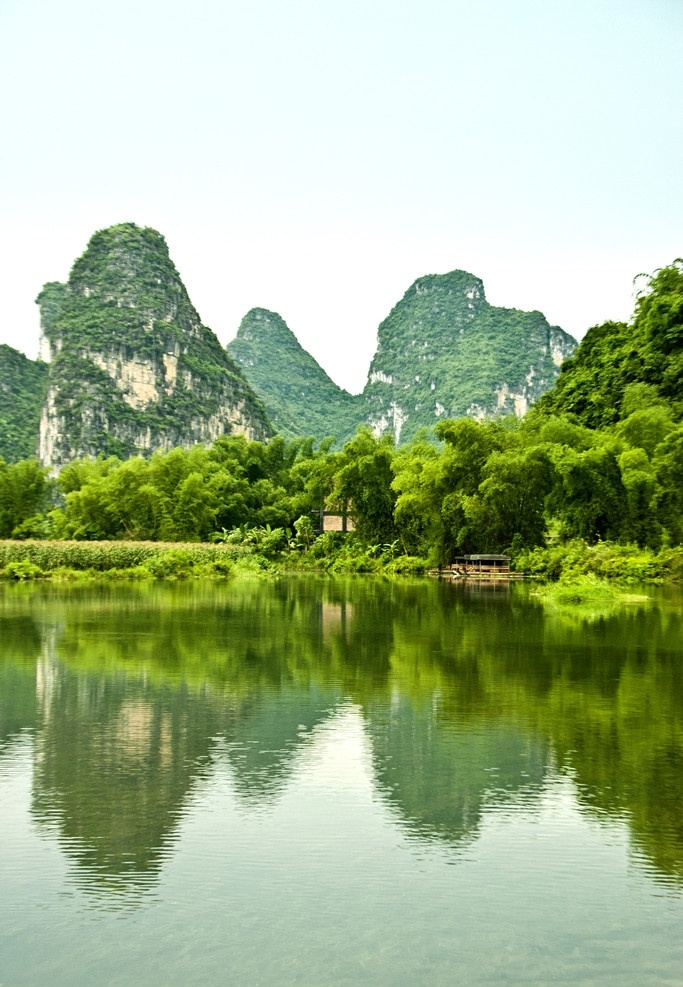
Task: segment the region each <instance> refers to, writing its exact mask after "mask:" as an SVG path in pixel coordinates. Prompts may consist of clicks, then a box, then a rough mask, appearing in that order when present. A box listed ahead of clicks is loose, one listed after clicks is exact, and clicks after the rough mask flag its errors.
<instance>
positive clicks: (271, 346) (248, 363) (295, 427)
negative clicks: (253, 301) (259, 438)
mask: <svg viewBox="0 0 683 987" xmlns="http://www.w3.org/2000/svg"><path fill="white" fill-rule="evenodd" d="M228 352H229V353H230V356H231V357H232V358H233V360H235V362H236V363H237V364H238V365H239V367H240V368H241V370H242V372H243V373H244V375H245V377H246V378H247V380H248V381H249V383H250V384H251V386H252V387H253V388H254V390H255V391H256V393H257V394H258V396H259V397H260V398H261V400H262V401H263V403H264V405H265V407H266V409H267V411H268V416H269V418H270V420H271V422H272V423H273V426H274V428H275V430H276V432H278V433H279V434H280V435H282V436H284V438H286V439H293V438H296V437H297V436H309V435H312V436H316V437H317V438H324V437H325V436H334V437H335V438H336V439H337V441H338V443H339V444H343V443H344V442H345V441H346V440H347V439H349V438H351V436H352V435H353V433H354V432H355V431H356V428H357V427H358V425H359V423H360V422H361V421H362V420H363V404H362V401H361V399H360V398H359V397H358V396H355V395H353V394H349V393H348V391H345V390H343V389H342V388H341V387H338V386H337V384H335V383H334V381H333V380H331V379H330V377H329V376H328V375H327V374H326V373H325V371H324V370H323V369H322V367H321V366H320V365H319V364H318V363H317V361H316V360H315V359H314V358H313V357H312V356H311V354H310V353H308V352H307V351H306V350H305V349H304V348H303V347H302V346H301V344H300V343H299V341H298V339H297V338H296V336H295V335H294V333H293V332H292V330H291V329H290V328H289V327H288V326H287V324H286V322H285V321H284V319H282V318H281V317H280V316H279V315H278V314H277V313H276V312H269V311H268V310H267V309H263V308H253V309H251V311H250V312H247V314H246V315H245V317H244V318H243V319H242V322H241V324H240V327H239V330H238V332H237V336H236V337H235V339H233V340H232V342H231V343H229V344H228Z"/></svg>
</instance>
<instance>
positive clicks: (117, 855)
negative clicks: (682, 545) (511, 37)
mask: <svg viewBox="0 0 683 987" xmlns="http://www.w3.org/2000/svg"><path fill="white" fill-rule="evenodd" d="M648 596H649V599H648V600H647V601H641V602H640V603H635V604H632V605H630V606H625V607H615V606H612V607H611V608H610V607H606V608H605V609H604V610H602V611H595V610H587V609H579V610H576V609H571V608H564V609H557V608H552V607H550V606H548V605H544V604H543V603H542V602H541V601H540V600H539V599H538V597H536V596H535V595H534V592H533V586H530V585H528V584H515V585H512V586H509V585H507V584H497V585H494V584H479V583H477V582H475V581H468V582H467V583H458V584H453V583H450V582H438V581H432V580H428V579H423V580H411V581H406V582H397V581H389V580H383V579H377V578H374V577H355V578H336V579H333V578H322V577H321V578H313V577H301V578H296V577H288V578H282V579H274V580H270V581H269V580H254V581H249V580H239V581H234V582H229V583H225V584H222V583H213V584H206V583H200V582H192V583H177V584H163V583H154V584H128V585H109V584H108V585H100V586H97V585H93V584H75V585H64V586H59V585H52V584H44V585H32V586H24V585H17V586H14V585H12V586H10V585H3V586H1V587H0V834H1V838H0V887H1V888H2V892H3V893H2V896H1V897H0V985H2V987H45V985H46V984H48V985H50V987H62V985H64V987H66V985H69V987H81V985H84V987H85V985H88V987H92V985H94V984H97V985H98V987H109V985H111V987H119V985H120V987H124V985H125V987H129V985H130V987H133V985H135V987H145V985H152V984H154V985H157V984H164V985H165V987H174V985H178V987H180V985H183V987H189V985H197V987H199V985H201V987H213V985H219V984H220V985H224V984H226V983H231V984H239V985H240V987H251V985H261V984H263V985H274V984H277V985H316V987H325V985H347V984H348V985H357V984H372V985H375V987H376V985H392V987H393V985H404V984H405V985H409V984H410V985H415V984H429V985H441V984H443V985H452V984H463V985H477V987H478V985H482V987H491V985H497V984H520V985H522V984H524V985H525V987H529V985H547V984H550V983H553V984H554V983H558V984H571V985H584V984H585V985H592V987H595V985H599V987H602V985H619V987H624V985H630V984H633V985H638V987H645V985H650V984H651V985H673V984H676V985H680V984H681V983H683V595H682V594H681V592H680V591H677V590H674V589H669V590H664V589H657V590H652V591H650V592H649V594H648Z"/></svg>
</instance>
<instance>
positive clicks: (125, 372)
mask: <svg viewBox="0 0 683 987" xmlns="http://www.w3.org/2000/svg"><path fill="white" fill-rule="evenodd" d="M37 302H38V304H39V305H40V309H41V331H42V340H41V354H43V355H44V356H45V357H46V358H47V359H49V360H50V369H49V377H48V388H47V395H46V398H45V402H44V404H43V408H42V414H41V419H40V444H39V450H40V459H41V462H42V463H43V464H44V465H47V466H57V467H58V466H60V465H62V464H64V463H66V462H68V461H69V460H71V459H73V458H74V457H76V456H83V455H98V454H100V453H104V454H105V455H117V456H120V457H127V456H131V455H134V454H136V453H148V452H151V451H153V450H154V449H163V450H167V449H170V448H172V447H173V446H179V445H182V446H185V447H188V446H190V445H192V444H193V443H197V442H211V441H213V440H214V439H216V438H217V437H218V436H219V435H222V434H223V433H225V432H230V431H233V432H243V433H244V434H245V435H246V436H247V437H248V438H256V439H264V438H266V437H267V436H268V435H269V434H271V431H272V429H271V426H270V423H269V421H268V418H267V415H266V413H265V409H264V408H263V405H262V404H261V402H260V401H259V399H258V398H257V397H256V395H255V394H254V392H253V390H252V389H251V387H250V386H249V385H248V384H247V382H246V380H245V379H244V377H243V376H242V374H241V372H240V370H239V369H238V367H237V366H236V365H235V363H234V362H233V361H232V360H231V359H230V357H229V356H228V354H227V353H226V352H225V350H224V349H223V348H222V346H221V344H220V342H219V341H218V339H217V338H216V336H215V335H214V333H213V332H212V331H211V330H210V329H207V328H206V326H204V325H202V323H201V321H200V319H199V315H198V314H197V312H196V310H195V309H194V307H193V306H192V303H191V302H190V299H189V297H188V295H187V292H186V290H185V287H184V285H183V283H182V281H181V280H180V276H179V274H178V272H177V271H176V268H175V266H174V265H173V262H172V261H171V259H170V257H169V254H168V248H167V246H166V242H165V240H164V238H163V237H162V236H161V235H160V234H159V233H157V232H156V231H155V230H152V229H148V228H140V227H138V226H136V225H135V224H134V223H123V224H121V225H119V226H113V227H111V228H109V229H106V230H100V231H99V232H98V233H95V235H94V236H93V237H92V239H91V240H90V243H89V244H88V248H87V250H86V251H85V253H84V254H83V256H82V257H80V258H79V259H78V260H77V261H76V263H75V264H74V266H73V268H72V271H71V275H70V277H69V281H68V283H67V284H66V285H60V284H57V283H55V282H51V283H50V284H47V285H45V287H44V288H43V291H42V292H41V293H40V295H39V296H38V299H37Z"/></svg>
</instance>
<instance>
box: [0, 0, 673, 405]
mask: <svg viewBox="0 0 683 987" xmlns="http://www.w3.org/2000/svg"><path fill="white" fill-rule="evenodd" d="M0 128H1V130H0V132H1V134H2V139H3V153H2V156H1V158H0V176H1V179H2V190H3V196H2V211H1V213H0V278H1V281H0V290H1V297H2V307H1V311H2V316H1V321H0V342H7V343H10V344H11V345H13V346H16V347H17V348H19V349H22V350H23V351H24V352H26V353H27V354H28V355H30V356H35V355H36V352H37V340H38V311H37V308H36V306H35V305H34V304H33V299H34V298H35V296H36V295H37V293H38V291H39V290H40V288H41V286H42V284H43V283H44V282H45V281H47V280H65V279H66V278H67V276H68V273H69V269H70V267H71V264H72V263H73V261H74V260H75V258H76V257H77V256H78V255H79V254H80V253H82V251H83V250H84V249H85V246H86V244H87V241H88V239H89V237H90V236H91V234H92V233H93V232H94V231H95V230H96V229H100V228H102V227H104V226H108V225H110V224H112V223H118V222H123V221H126V220H132V221H134V222H137V223H139V224H141V225H148V226H154V227H155V228H156V229H158V230H159V231H160V232H162V233H163V234H164V236H165V237H166V239H167V241H168V244H169V248H170V251H171V256H172V258H173V260H174V261H175V263H176V266H177V267H178V269H179V271H180V274H181V277H182V278H183V280H184V281H185V284H186V286H187V288H188V290H189V292H190V296H191V298H192V301H193V302H194V304H195V306H196V307H197V309H198V311H199V313H200V315H201V317H202V319H203V321H204V322H205V323H206V324H207V325H209V326H211V328H212V329H214V331H215V332H216V333H217V334H218V336H219V338H220V339H221V340H222V341H223V342H224V343H226V342H228V340H229V339H231V338H232V337H233V336H234V335H235V332H236V330H237V327H238V325H239V322H240V319H241V318H242V316H243V315H244V314H245V313H246V311H247V310H248V309H249V308H251V307H252V306H255V305H260V306H263V307H266V308H272V309H274V310H275V311H278V312H279V313H280V314H281V315H282V317H283V318H284V319H285V320H286V321H287V323H288V325H289V326H290V328H291V329H292V330H293V331H294V332H295V333H296V335H297V336H298V337H299V339H300V340H301V342H302V344H303V345H304V346H305V347H306V348H307V349H309V350H310V351H311V352H312V353H313V355H314V356H315V357H316V358H317V359H318V360H319V361H320V363H321V364H322V365H323V366H324V367H325V369H326V370H327V371H328V373H330V375H331V376H332V377H333V378H334V379H335V380H337V381H338V383H340V384H342V385H344V386H347V387H350V388H352V389H360V387H361V386H362V384H363V382H364V379H365V373H366V371H367V366H368V363H369V360H370V358H371V356H372V353H373V352H374V348H375V339H376V330H377V326H378V324H379V322H380V321H381V319H382V318H384V317H385V316H386V315H387V314H388V312H389V310H390V309H391V307H392V306H393V305H394V304H395V302H396V301H398V299H399V298H400V297H401V296H402V294H403V293H404V291H405V290H406V289H407V288H408V286H409V285H410V284H411V282H412V281H414V280H415V278H417V277H419V276H421V275H423V274H428V273H442V272H445V271H449V270H453V269H454V268H463V269H465V270H469V271H472V272H473V273H474V274H477V275H478V276H479V277H481V278H482V279H483V280H484V284H485V287H486V291H487V296H488V298H489V300H490V301H492V302H494V303H495V304H499V305H508V306H516V307H519V308H527V309H528V308H538V309H540V310H541V311H543V312H544V313H545V314H546V315H547V317H548V318H549V320H550V321H551V322H553V323H556V324H559V325H561V326H562V327H563V328H565V329H566V330H568V331H569V332H572V333H573V334H574V335H576V336H579V337H580V336H581V335H583V333H584V332H585V330H586V329H587V328H588V327H589V326H590V325H593V324H595V323H597V322H600V321H603V320H604V319H607V318H626V317H628V316H629V314H630V312H631V309H632V292H633V287H632V280H633V277H634V276H635V275H636V274H637V273H639V272H641V271H652V270H653V269H655V268H656V267H658V266H661V265H663V264H667V263H669V262H670V261H672V260H673V259H674V257H676V256H679V255H681V254H683V194H682V192H681V189H682V182H681V176H682V175H683V0H591V2H587V0H543V2H541V0H467V2H465V0H450V2H445V0H421V2H419V3H418V2H416V0H393V2H389V0H364V2H362V3H361V2H358V0H345V2H343V3H341V2H338V0H335V2H327V0H248V2H247V0H193V2H192V3H190V2H180V0H163V2H162V0H117V2H116V3H112V2H100V3H93V2H92V0H88V2H85V0H0ZM340 338H341V339H342V340H343V341H344V343H345V344H346V345H345V346H344V347H341V348H340V347H339V345H338V341H339V339H340Z"/></svg>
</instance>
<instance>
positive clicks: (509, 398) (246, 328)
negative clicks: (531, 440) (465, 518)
mask: <svg viewBox="0 0 683 987" xmlns="http://www.w3.org/2000/svg"><path fill="white" fill-rule="evenodd" d="M344 345H345V340H344V339H340V340H339V347H340V348H343V347H344ZM575 346H576V343H575V341H574V340H573V339H572V338H571V336H568V335H567V334H566V333H564V332H563V331H562V330H561V329H559V328H557V327H556V326H550V325H548V322H547V321H546V319H545V317H544V316H543V315H542V314H541V313H540V312H520V311H518V310H517V309H504V308H497V307H496V306H493V305H489V303H488V302H487V301H486V299H485V297H484V286H483V284H482V282H481V281H480V280H479V278H475V277H474V276H473V275H471V274H467V273H466V272H465V271H452V272H451V273H450V274H443V275H428V276H427V277H424V278H420V279H419V280H418V281H416V282H415V283H414V284H413V285H412V286H411V287H410V288H409V289H408V291H407V292H406V294H405V295H404V297H403V299H402V300H401V301H400V302H399V303H398V304H397V305H396V306H395V307H394V308H393V309H392V311H391V313H390V314H389V316H388V317H387V318H386V319H385V320H384V322H382V324H381V325H380V327H379V330H378V347H377V352H376V354H375V356H374V359H373V361H372V364H371V366H370V371H369V374H368V380H367V383H366V385H365V389H364V390H363V393H362V394H361V395H351V394H349V393H348V392H347V391H344V390H342V389H341V388H339V387H337V385H336V384H335V383H334V382H333V381H332V380H330V378H329V377H328V376H327V374H326V373H325V372H324V370H322V369H321V367H320V366H319V365H318V363H317V362H316V361H315V360H314V359H313V357H312V356H311V355H310V354H309V353H307V352H306V351H305V350H304V349H303V348H302V347H301V346H300V344H299V342H298V341H297V339H296V337H295V336H294V334H293V333H292V332H291V330H290V329H289V328H288V327H287V325H286V324H285V322H284V321H283V320H282V319H281V318H280V316H279V315H277V314H276V313H274V312H268V311H266V310H265V309H252V311H251V312H249V313H248V314H247V315H246V316H245V318H244V319H243V321H242V324H241V326H240V328H239V331H238V333H237V337H236V338H235V339H234V340H233V341H232V342H231V343H230V344H229V345H228V351H229V352H230V354H231V355H232V356H233V357H234V359H235V360H236V361H237V363H238V364H239V365H240V367H241V368H242V370H243V372H244V375H245V377H246V378H247V380H248V381H249V383H250V384H251V385H252V387H253V388H254V390H255V391H256V393H257V394H258V395H259V397H260V398H261V399H262V401H263V403H264V405H265V407H266V408H267V410H268V414H269V416H270V418H271V420H272V422H273V423H274V425H275V427H276V429H277V431H278V432H279V433H280V434H281V435H283V436H284V437H285V438H288V439H290V438H294V437H296V436H298V435H312V436H314V437H316V438H322V437H323V436H327V435H334V436H335V437H336V438H337V439H338V440H339V441H340V443H343V442H344V441H346V440H347V439H350V438H351V437H352V435H353V433H354V431H355V430H356V428H358V426H359V425H361V424H362V423H365V424H372V425H373V427H374V428H375V429H376V430H378V431H389V432H391V433H392V434H393V435H394V437H395V438H396V440H397V442H398V441H400V442H405V441H407V440H410V439H412V438H414V437H415V435H416V434H417V432H418V431H419V429H420V428H425V427H426V428H431V427H432V426H433V425H434V423H435V422H436V421H437V420H439V419H443V418H451V417H458V416H462V415H474V416H475V417H480V416H482V415H487V416H491V415H500V414H510V413H511V412H515V413H517V412H519V411H520V410H523V409H524V408H525V407H526V405H530V404H532V403H533V402H534V401H535V400H536V399H537V398H538V397H539V395H541V394H543V393H544V392H545V391H546V390H547V389H548V388H549V387H550V386H551V385H552V383H553V381H554V380H555V378H556V377H557V373H558V367H557V364H556V362H555V361H556V360H560V359H562V358H564V357H566V356H568V355H569V354H570V353H572V352H573V350H574V348H575Z"/></svg>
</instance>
